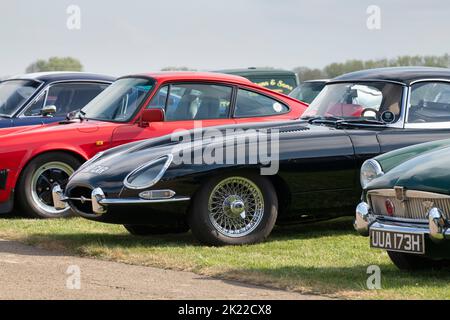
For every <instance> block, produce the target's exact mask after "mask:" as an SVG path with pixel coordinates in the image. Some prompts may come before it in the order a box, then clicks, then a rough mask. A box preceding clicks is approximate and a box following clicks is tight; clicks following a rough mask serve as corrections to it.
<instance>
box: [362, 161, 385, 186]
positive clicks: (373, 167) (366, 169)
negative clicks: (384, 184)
mask: <svg viewBox="0 0 450 320" xmlns="http://www.w3.org/2000/svg"><path fill="white" fill-rule="evenodd" d="M382 175H384V172H383V169H382V168H381V166H380V164H379V163H378V161H376V160H373V159H370V160H367V161H366V162H364V163H363V165H362V167H361V175H360V180H361V186H362V188H363V189H365V188H366V187H367V185H368V184H369V182H370V181H372V180H373V179H375V178H378V177H381V176H382Z"/></svg>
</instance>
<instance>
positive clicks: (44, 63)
mask: <svg viewBox="0 0 450 320" xmlns="http://www.w3.org/2000/svg"><path fill="white" fill-rule="evenodd" d="M25 71H26V72H27V73H31V72H47V71H83V65H82V64H81V62H80V61H79V60H78V59H75V58H72V57H51V58H49V59H48V60H44V59H39V60H37V61H36V62H33V63H32V64H30V65H29V66H28V67H27V69H26V70H25Z"/></svg>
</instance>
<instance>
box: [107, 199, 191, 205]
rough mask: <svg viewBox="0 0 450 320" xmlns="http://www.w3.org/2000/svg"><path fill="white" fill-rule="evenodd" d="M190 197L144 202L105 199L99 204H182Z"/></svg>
mask: <svg viewBox="0 0 450 320" xmlns="http://www.w3.org/2000/svg"><path fill="white" fill-rule="evenodd" d="M190 200H191V198H190V197H174V198H170V199H154V200H144V199H103V200H100V201H99V203H100V204H101V205H105V206H107V205H118V204H152V203H164V202H180V201H190Z"/></svg>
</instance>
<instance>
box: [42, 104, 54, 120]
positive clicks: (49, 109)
mask: <svg viewBox="0 0 450 320" xmlns="http://www.w3.org/2000/svg"><path fill="white" fill-rule="evenodd" d="M55 114H56V106H53V105H50V106H45V107H43V108H42V110H41V115H42V116H44V117H53V116H54V115H55Z"/></svg>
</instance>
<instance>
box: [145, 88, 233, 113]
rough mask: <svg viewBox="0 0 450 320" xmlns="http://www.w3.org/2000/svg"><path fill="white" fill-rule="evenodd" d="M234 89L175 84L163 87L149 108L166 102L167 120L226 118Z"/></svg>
mask: <svg viewBox="0 0 450 320" xmlns="http://www.w3.org/2000/svg"><path fill="white" fill-rule="evenodd" d="M232 91H233V89H232V88H231V87H227V86H221V85H213V84H174V85H170V86H169V87H163V88H162V89H161V90H160V91H159V92H158V94H157V95H156V96H155V97H154V98H153V99H152V101H151V102H150V105H149V106H148V107H149V108H160V107H162V106H163V104H162V103H163V102H165V107H166V109H165V110H166V121H177V120H207V119H226V118H228V117H229V112H230V105H231V95H232Z"/></svg>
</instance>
